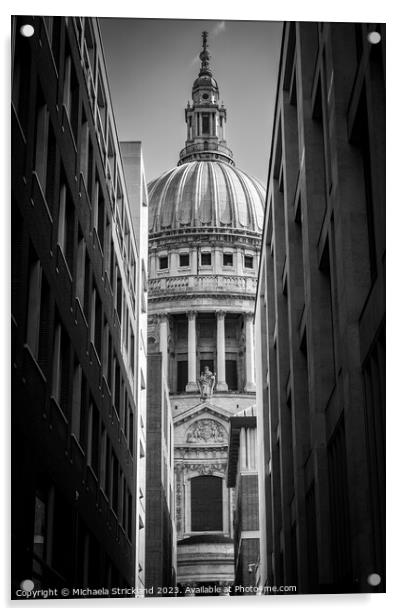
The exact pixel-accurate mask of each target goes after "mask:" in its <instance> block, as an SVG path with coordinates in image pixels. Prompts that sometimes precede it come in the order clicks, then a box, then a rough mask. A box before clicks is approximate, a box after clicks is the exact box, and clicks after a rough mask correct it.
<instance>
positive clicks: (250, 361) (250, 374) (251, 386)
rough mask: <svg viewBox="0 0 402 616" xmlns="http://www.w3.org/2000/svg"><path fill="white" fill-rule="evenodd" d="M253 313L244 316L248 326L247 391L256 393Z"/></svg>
mask: <svg viewBox="0 0 402 616" xmlns="http://www.w3.org/2000/svg"><path fill="white" fill-rule="evenodd" d="M253 317H254V315H253V313H252V312H247V313H246V314H245V315H244V321H245V324H246V386H245V388H244V390H245V391H250V392H254V391H255V369H254V327H253Z"/></svg>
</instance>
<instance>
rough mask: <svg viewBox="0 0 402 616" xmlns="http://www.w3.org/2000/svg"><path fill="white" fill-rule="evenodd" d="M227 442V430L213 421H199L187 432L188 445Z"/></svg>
mask: <svg viewBox="0 0 402 616" xmlns="http://www.w3.org/2000/svg"><path fill="white" fill-rule="evenodd" d="M225 440H226V432H225V429H224V428H223V426H222V425H221V424H220V423H218V422H217V421H214V420H213V419H199V420H198V421H195V422H194V423H192V424H191V426H190V427H189V429H188V431H187V438H186V441H187V443H201V442H204V443H211V442H212V443H223V442H224V441H225Z"/></svg>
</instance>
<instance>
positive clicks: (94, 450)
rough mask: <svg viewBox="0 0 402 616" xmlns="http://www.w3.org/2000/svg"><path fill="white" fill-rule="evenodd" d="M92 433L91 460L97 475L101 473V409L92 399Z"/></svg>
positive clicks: (90, 411) (90, 409)
mask: <svg viewBox="0 0 402 616" xmlns="http://www.w3.org/2000/svg"><path fill="white" fill-rule="evenodd" d="M89 416H90V422H91V423H90V434H89V439H90V440H89V443H88V450H89V454H90V455H89V461H90V464H91V468H92V470H93V472H94V473H95V475H96V476H98V473H99V411H98V409H97V408H96V406H95V404H94V403H93V401H92V400H91V403H90V407H89Z"/></svg>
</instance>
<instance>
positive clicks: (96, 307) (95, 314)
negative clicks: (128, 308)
mask: <svg viewBox="0 0 402 616" xmlns="http://www.w3.org/2000/svg"><path fill="white" fill-rule="evenodd" d="M91 342H92V344H93V345H94V347H95V351H96V353H97V355H98V358H99V361H101V358H102V304H101V300H100V298H99V294H98V292H97V290H96V289H94V290H93V295H92V320H91Z"/></svg>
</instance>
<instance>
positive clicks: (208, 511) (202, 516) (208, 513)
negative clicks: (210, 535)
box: [191, 475, 223, 532]
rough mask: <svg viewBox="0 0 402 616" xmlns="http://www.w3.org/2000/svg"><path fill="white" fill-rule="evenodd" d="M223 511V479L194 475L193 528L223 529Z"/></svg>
mask: <svg viewBox="0 0 402 616" xmlns="http://www.w3.org/2000/svg"><path fill="white" fill-rule="evenodd" d="M222 512H223V509H222V479H220V478H219V477H214V476H212V475H211V476H209V475H207V476H204V475H201V476H199V477H194V478H193V479H192V480H191V530H192V531H193V532H205V531H221V530H223V516H222Z"/></svg>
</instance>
